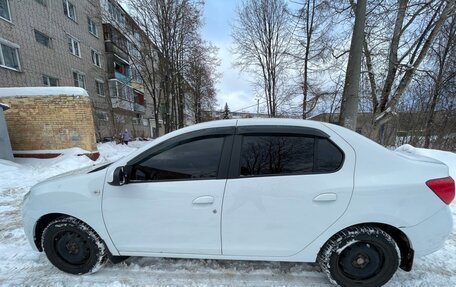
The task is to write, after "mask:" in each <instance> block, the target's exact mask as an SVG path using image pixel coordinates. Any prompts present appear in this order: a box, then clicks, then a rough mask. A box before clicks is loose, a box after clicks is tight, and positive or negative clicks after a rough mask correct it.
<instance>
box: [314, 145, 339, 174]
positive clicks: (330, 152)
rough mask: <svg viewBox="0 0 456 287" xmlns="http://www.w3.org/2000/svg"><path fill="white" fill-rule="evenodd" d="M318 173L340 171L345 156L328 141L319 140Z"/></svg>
mask: <svg viewBox="0 0 456 287" xmlns="http://www.w3.org/2000/svg"><path fill="white" fill-rule="evenodd" d="M317 150H318V151H317V171H320V172H331V171H336V170H337V169H339V167H340V165H341V164H342V161H343V159H344V155H343V154H342V152H341V151H340V150H339V149H338V148H337V147H336V146H335V145H334V144H333V143H332V142H330V141H329V140H328V139H318V148H317Z"/></svg>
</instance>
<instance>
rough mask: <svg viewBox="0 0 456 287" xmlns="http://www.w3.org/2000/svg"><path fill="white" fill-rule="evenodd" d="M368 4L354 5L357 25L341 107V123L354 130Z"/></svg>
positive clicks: (351, 46) (352, 41) (354, 30)
mask: <svg viewBox="0 0 456 287" xmlns="http://www.w3.org/2000/svg"><path fill="white" fill-rule="evenodd" d="M353 5H354V4H353ZM366 5H367V0H358V3H357V4H356V5H354V6H355V7H354V10H355V25H354V26H353V34H352V40H351V45H350V53H349V58H348V65H347V73H346V74H345V85H344V92H343V95H342V106H341V109H340V118H339V122H340V124H341V125H342V126H344V127H346V128H349V129H352V130H356V118H357V115H358V102H359V96H358V93H359V80H360V77H361V58H362V54H363V43H364V23H365V20H366Z"/></svg>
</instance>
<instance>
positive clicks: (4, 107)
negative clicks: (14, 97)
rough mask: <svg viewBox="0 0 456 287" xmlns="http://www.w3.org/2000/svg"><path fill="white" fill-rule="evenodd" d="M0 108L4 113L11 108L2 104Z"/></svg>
mask: <svg viewBox="0 0 456 287" xmlns="http://www.w3.org/2000/svg"><path fill="white" fill-rule="evenodd" d="M0 108H2V109H3V110H4V111H6V110H8V109H9V108H10V106H8V105H7V104H3V103H0Z"/></svg>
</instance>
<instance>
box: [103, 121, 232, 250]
mask: <svg viewBox="0 0 456 287" xmlns="http://www.w3.org/2000/svg"><path fill="white" fill-rule="evenodd" d="M233 132H234V127H233V128H216V129H211V130H205V131H198V132H195V133H192V134H190V135H188V134H186V135H184V136H181V137H178V138H177V139H171V140H168V141H166V142H165V143H163V144H161V145H159V146H156V147H154V148H152V150H150V151H147V152H145V153H144V154H142V155H140V156H138V157H137V158H135V159H133V160H131V161H130V162H129V163H128V164H127V166H126V167H125V170H128V172H127V173H128V174H129V177H130V179H129V182H127V183H126V184H124V185H122V186H112V185H110V184H106V185H105V189H104V191H103V217H104V220H105V224H106V227H107V230H108V232H109V235H110V236H111V238H112V241H113V242H114V245H115V246H116V248H117V249H118V250H119V252H120V253H121V254H125V255H147V254H152V253H154V254H156V253H165V254H221V238H220V214H221V212H220V211H221V205H222V198H223V191H224V188H225V183H226V178H227V176H226V174H227V170H228V161H229V157H230V153H231V147H232V142H233V135H232V134H233Z"/></svg>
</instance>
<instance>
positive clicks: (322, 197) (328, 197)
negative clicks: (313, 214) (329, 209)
mask: <svg viewBox="0 0 456 287" xmlns="http://www.w3.org/2000/svg"><path fill="white" fill-rule="evenodd" d="M336 200H337V194H335V193H322V194H319V195H317V196H316V197H315V198H314V199H313V201H336Z"/></svg>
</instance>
